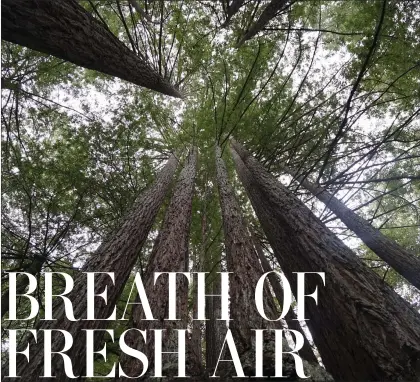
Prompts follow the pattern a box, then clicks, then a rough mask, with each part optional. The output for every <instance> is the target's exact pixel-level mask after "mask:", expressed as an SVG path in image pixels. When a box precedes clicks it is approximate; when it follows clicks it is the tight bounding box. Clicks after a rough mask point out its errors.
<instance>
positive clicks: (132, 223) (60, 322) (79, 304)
mask: <svg viewBox="0 0 420 382" xmlns="http://www.w3.org/2000/svg"><path fill="white" fill-rule="evenodd" d="M177 163H178V160H177V159H176V157H175V156H174V155H171V157H170V158H169V160H168V162H167V163H166V165H165V167H164V168H163V169H162V170H161V172H160V173H159V175H158V177H157V179H156V181H155V182H154V183H153V184H152V185H151V186H150V187H149V188H148V189H146V190H145V191H144V192H143V193H142V194H141V195H140V196H139V198H138V199H137V200H136V202H135V203H134V206H133V208H132V210H131V211H130V212H129V213H128V214H127V216H126V218H125V220H124V222H123V224H122V225H121V227H120V228H119V229H118V230H116V231H115V232H114V234H113V235H112V236H111V237H110V239H109V240H107V241H105V242H104V243H103V244H102V245H101V246H100V247H99V248H98V250H97V251H96V252H95V254H93V255H92V256H91V257H90V259H89V260H88V261H87V262H86V264H85V266H84V267H83V269H82V271H83V272H114V276H115V285H114V284H113V283H112V280H110V278H109V276H107V275H105V274H98V275H97V276H96V279H95V281H96V283H95V286H96V288H95V293H96V294H99V293H102V292H103V291H104V290H105V288H106V290H107V303H106V304H105V301H104V300H103V299H97V301H96V305H95V318H99V319H102V320H83V318H85V317H86V275H85V274H83V273H80V274H78V275H77V277H76V279H75V281H74V288H73V291H72V292H71V296H70V298H71V301H72V303H73V307H74V316H75V317H76V318H82V319H81V320H80V321H76V322H74V321H69V320H67V318H66V316H65V314H64V305H63V303H62V302H61V301H58V300H57V301H58V303H60V305H58V304H56V306H55V312H57V313H56V314H55V317H56V318H57V321H42V322H41V324H40V326H39V328H38V329H63V330H67V331H68V332H69V333H70V334H71V335H72V337H73V341H74V343H73V347H72V348H71V349H70V350H69V352H68V353H67V354H68V355H69V356H70V358H71V359H72V360H73V370H74V374H75V375H82V373H83V366H82V365H85V352H86V344H85V332H84V330H85V329H104V328H106V327H107V325H108V324H109V321H106V320H104V319H106V318H108V317H109V316H110V315H111V313H112V311H113V309H114V307H115V305H116V303H117V301H118V298H119V296H120V293H121V291H122V290H123V288H124V285H125V283H126V282H127V280H128V277H129V275H130V272H131V270H132V269H133V266H134V264H135V263H136V260H137V257H138V255H139V253H140V250H141V248H142V247H143V245H144V243H145V241H146V239H147V235H148V233H149V231H150V229H151V228H152V225H153V222H154V220H155V217H156V215H157V213H158V211H159V208H160V206H161V204H162V202H163V200H164V198H165V195H166V194H167V191H168V190H169V188H170V185H171V182H172V179H173V176H174V173H175V170H176V167H177ZM41 333H42V331H38V342H37V344H35V343H31V346H30V350H31V355H30V362H29V363H27V361H26V359H24V361H22V362H21V363H20V364H19V365H18V375H21V376H22V380H27V381H30V380H33V377H34V376H41V375H43V373H42V370H43V362H44V352H43V346H42V339H41V338H40V337H41ZM63 344H64V342H63V338H62V336H61V335H59V336H57V337H54V343H53V346H52V349H53V350H61V349H62V348H63ZM22 358H24V357H22ZM54 373H55V375H56V376H57V378H56V379H55V380H58V381H64V380H66V375H65V373H64V367H63V363H62V360H61V357H57V356H54V357H53V375H54ZM46 379H47V378H46Z"/></svg>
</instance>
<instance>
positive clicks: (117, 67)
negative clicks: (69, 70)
mask: <svg viewBox="0 0 420 382" xmlns="http://www.w3.org/2000/svg"><path fill="white" fill-rule="evenodd" d="M1 9H2V21H3V23H2V29H1V31H2V36H3V37H2V38H3V39H5V40H7V41H10V42H13V43H15V44H20V45H23V46H26V47H28V48H31V49H34V50H37V51H40V52H44V53H47V54H51V55H53V56H56V57H59V58H61V59H64V60H67V61H70V62H73V63H74V64H76V65H79V66H83V67H85V68H88V69H93V70H98V71H100V72H103V73H105V74H109V75H111V76H115V77H118V78H121V79H124V80H126V81H129V82H132V83H134V84H136V85H139V86H144V87H147V88H149V89H152V90H155V91H158V92H160V93H163V94H168V95H171V96H175V97H181V93H180V92H179V91H178V90H177V89H175V88H174V87H173V86H171V85H170V84H169V83H168V82H167V80H166V79H164V78H162V77H161V76H160V75H159V74H158V73H156V72H155V71H154V70H153V69H152V68H151V67H150V65H149V64H148V63H147V62H146V60H145V59H144V58H141V57H138V56H136V54H135V53H133V52H132V51H130V50H129V49H128V48H127V47H126V46H125V45H124V44H123V43H122V42H121V41H119V40H118V39H117V38H116V37H115V36H114V35H113V34H112V33H111V32H110V31H109V30H108V29H107V28H106V26H104V25H102V24H101V23H100V22H98V21H97V20H95V19H94V18H93V17H92V16H91V15H90V14H89V13H88V12H87V11H86V10H85V9H84V8H83V7H82V6H81V5H79V4H78V3H77V2H76V1H75V0H71V1H53V0H40V1H32V0H19V1H12V0H10V1H9V0H6V1H4V2H3V3H2V7H1Z"/></svg>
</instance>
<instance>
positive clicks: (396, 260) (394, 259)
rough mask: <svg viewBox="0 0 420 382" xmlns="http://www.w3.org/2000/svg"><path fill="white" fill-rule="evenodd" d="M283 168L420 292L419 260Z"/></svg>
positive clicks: (341, 205) (300, 177)
mask: <svg viewBox="0 0 420 382" xmlns="http://www.w3.org/2000/svg"><path fill="white" fill-rule="evenodd" d="M283 169H284V170H285V171H286V172H288V173H289V174H290V175H292V176H294V177H296V179H297V180H298V181H299V182H300V184H301V185H302V186H303V187H305V188H306V189H307V190H308V191H309V192H311V193H312V194H313V195H314V196H316V197H317V198H318V199H319V200H320V201H321V202H323V203H325V205H326V206H327V207H328V208H329V209H330V210H331V211H332V212H334V214H335V215H336V216H337V217H338V218H339V219H340V220H341V221H342V222H343V223H344V224H345V225H346V226H347V227H348V228H349V229H351V230H352V231H353V232H354V233H355V234H356V235H357V236H358V237H359V238H360V239H361V240H362V241H363V242H364V243H365V244H366V246H367V247H369V248H370V249H371V250H372V251H373V252H375V253H376V254H377V255H378V256H379V257H380V258H381V259H382V260H384V261H385V262H387V263H388V264H389V265H390V266H391V267H392V268H394V269H395V270H396V271H397V272H398V273H399V274H400V275H401V276H403V277H405V278H406V279H407V280H408V281H409V282H410V283H411V284H413V285H414V286H415V287H417V288H418V289H420V257H418V256H415V255H414V253H411V252H410V251H407V250H406V249H404V248H402V247H400V246H399V245H398V244H397V243H396V242H395V241H393V240H391V239H389V238H388V237H386V236H385V235H383V234H382V233H381V232H380V231H379V230H378V229H376V228H374V227H373V226H372V225H371V224H369V222H368V221H367V220H365V219H363V218H362V217H360V216H358V215H357V214H356V213H355V212H353V211H352V210H351V209H350V208H348V207H347V206H346V205H345V204H344V203H342V202H340V201H339V200H338V199H337V198H336V197H334V196H333V195H331V194H330V193H329V192H328V191H325V190H324V189H323V188H322V187H318V186H316V185H315V184H313V183H311V182H309V181H308V180H306V179H305V178H304V177H303V176H298V175H297V174H296V172H294V171H293V170H291V169H289V168H287V167H285V166H283Z"/></svg>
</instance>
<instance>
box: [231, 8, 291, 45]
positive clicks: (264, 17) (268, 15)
mask: <svg viewBox="0 0 420 382" xmlns="http://www.w3.org/2000/svg"><path fill="white" fill-rule="evenodd" d="M288 1H289V0H271V2H270V3H269V4H268V5H267V6H266V7H265V8H264V10H263V12H262V13H261V16H260V17H259V18H258V20H257V21H256V22H255V23H254V24H252V25H251V27H250V28H249V30H248V31H246V33H245V34H244V35H243V36H242V38H241V40H240V41H239V43H238V47H240V46H242V45H243V43H244V42H245V41H248V40H250V39H251V38H253V37H254V36H255V35H256V34H257V33H259V32H261V31H262V30H263V29H264V27H265V26H266V25H267V24H268V23H269V22H270V20H271V19H273V18H274V17H276V15H277V13H278V12H279V11H281V10H282V9H286V8H287V7H289V6H290V5H289V4H288Z"/></svg>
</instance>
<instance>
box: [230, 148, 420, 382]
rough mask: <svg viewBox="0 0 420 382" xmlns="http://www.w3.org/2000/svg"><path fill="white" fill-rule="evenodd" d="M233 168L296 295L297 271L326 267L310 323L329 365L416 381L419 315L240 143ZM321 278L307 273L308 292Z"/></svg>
mask: <svg viewBox="0 0 420 382" xmlns="http://www.w3.org/2000/svg"><path fill="white" fill-rule="evenodd" d="M232 146H233V150H232V153H233V156H234V161H235V165H236V169H237V172H238V174H239V177H240V179H241V181H242V183H243V184H244V186H245V189H246V191H247V193H248V196H249V198H250V200H251V203H252V205H253V207H254V210H255V212H256V214H257V216H258V219H259V221H260V223H261V225H262V227H263V229H264V232H265V234H266V236H267V239H268V241H269V242H270V245H271V247H272V248H273V250H274V253H275V255H276V257H277V259H278V261H279V263H280V266H281V268H282V270H283V272H284V273H285V275H286V277H287V278H288V280H289V282H290V284H291V288H292V291H293V293H294V294H295V295H296V292H297V290H296V288H297V283H296V274H295V273H294V272H325V279H326V284H325V286H322V287H318V305H317V304H315V302H314V301H313V300H312V299H307V301H306V304H305V308H306V309H305V310H306V314H307V317H308V318H309V321H308V326H309V328H310V331H311V334H312V336H313V339H314V342H315V344H316V346H317V348H318V350H319V351H320V353H321V357H322V360H323V362H324V364H325V367H326V368H327V370H328V371H329V372H330V373H331V374H332V375H333V377H334V378H335V379H338V380H407V381H408V380H417V379H418V377H419V375H420V371H419V362H420V316H419V314H418V313H417V312H416V311H414V309H412V307H411V306H410V305H409V304H408V303H407V302H406V301H405V300H404V299H403V298H401V297H400V296H398V295H397V294H396V293H395V292H394V291H393V290H392V289H391V288H390V287H389V286H387V285H386V284H384V283H383V282H382V280H381V279H380V278H379V277H378V275H376V274H375V273H374V272H373V271H371V270H370V269H369V268H367V267H366V266H365V265H364V264H363V263H362V261H361V260H360V259H359V258H358V257H357V256H356V255H355V254H354V253H353V252H352V251H351V250H350V249H349V248H348V247H346V246H345V245H344V244H343V243H342V242H341V241H340V240H339V239H338V238H337V237H336V236H335V235H333V234H332V233H331V232H330V231H329V230H328V229H327V228H326V227H325V225H324V224H323V223H322V222H321V221H320V220H319V219H318V218H317V217H316V216H315V215H313V213H312V212H311V211H310V210H309V209H308V208H307V207H306V206H305V205H304V204H303V203H302V202H301V201H300V200H299V199H297V198H296V197H295V196H294V195H293V194H291V193H290V191H289V190H287V189H286V188H285V187H284V186H282V185H281V184H280V183H279V182H278V181H277V179H275V178H274V177H273V176H271V175H270V174H269V173H268V172H267V171H266V170H265V169H264V167H263V166H262V165H261V164H260V163H259V162H258V161H257V160H256V159H255V158H253V157H252V156H251V155H250V154H249V153H248V152H247V151H246V150H245V149H244V148H243V147H242V146H240V145H239V144H238V143H236V142H232ZM319 284H320V278H319V277H315V275H309V276H308V277H307V280H306V286H307V290H306V293H307V294H308V293H312V292H313V291H314V290H315V288H316V287H317V286H318V285H319Z"/></svg>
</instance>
